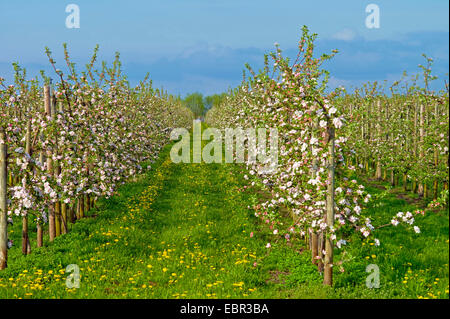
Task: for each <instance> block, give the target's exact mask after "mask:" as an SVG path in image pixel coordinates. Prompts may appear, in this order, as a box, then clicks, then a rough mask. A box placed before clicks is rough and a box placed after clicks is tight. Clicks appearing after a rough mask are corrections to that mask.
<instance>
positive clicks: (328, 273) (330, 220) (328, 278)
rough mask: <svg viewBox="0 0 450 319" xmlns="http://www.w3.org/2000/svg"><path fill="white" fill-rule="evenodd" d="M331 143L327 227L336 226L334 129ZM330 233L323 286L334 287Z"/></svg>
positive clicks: (329, 149)
mask: <svg viewBox="0 0 450 319" xmlns="http://www.w3.org/2000/svg"><path fill="white" fill-rule="evenodd" d="M329 136H330V138H329V142H328V152H329V155H328V156H329V159H328V161H329V162H328V188H327V225H328V227H333V226H334V165H335V159H334V156H335V154H334V139H335V136H334V128H329ZM330 236H331V234H330V232H327V234H326V238H325V267H324V276H323V284H324V285H328V286H332V285H333V241H332V240H331V238H330Z"/></svg>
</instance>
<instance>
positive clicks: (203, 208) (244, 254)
mask: <svg viewBox="0 0 450 319" xmlns="http://www.w3.org/2000/svg"><path fill="white" fill-rule="evenodd" d="M168 151H169V149H168V148H166V149H165V150H164V151H163V152H162V154H161V160H160V163H156V164H155V167H156V169H155V170H152V171H150V173H149V174H148V175H145V176H143V177H141V178H140V179H139V180H138V181H137V182H134V183H130V184H127V185H125V186H124V187H122V188H121V189H120V191H119V194H118V195H117V196H114V197H113V198H110V199H108V200H102V201H101V202H100V203H99V210H100V211H101V212H100V213H97V212H95V211H94V212H92V213H91V214H95V215H96V217H95V218H87V219H84V220H81V221H79V222H77V223H76V224H75V225H74V226H73V229H72V231H71V232H70V233H69V234H68V235H66V236H61V237H58V238H57V239H56V240H55V242H54V243H52V244H51V245H49V247H47V248H45V249H35V250H34V251H33V253H32V254H31V255H29V256H26V257H24V256H21V255H20V254H19V252H18V251H15V250H12V253H11V254H10V261H11V262H10V267H8V269H7V270H6V271H4V272H2V273H0V297H3V298H5V297H6V298H26V297H45V298H52V297H57V298H58V297H59V298H61V297H68V298H86V297H88V298H124V297H125V298H134V297H136V298H179V297H180V298H215V297H218V298H242V297H250V296H251V295H252V294H254V293H256V292H257V291H258V286H259V285H261V284H263V283H264V279H262V280H261V276H260V274H259V270H258V266H257V263H258V259H259V257H258V256H260V255H261V254H262V253H265V250H264V243H262V242H261V241H255V240H252V239H251V238H250V236H249V234H250V231H251V222H250V221H249V217H250V212H249V210H248V209H247V206H246V200H245V199H243V198H242V196H244V195H242V194H241V193H240V192H239V191H238V190H237V188H238V182H237V180H236V179H235V177H234V176H233V174H230V170H229V167H228V168H227V167H225V166H222V165H215V164H213V165H209V164H208V165H207V164H174V163H172V162H171V160H170V158H169V156H168V155H169V154H168ZM17 240H19V239H18V238H17ZM69 264H76V265H78V266H79V267H80V274H81V284H80V288H79V289H76V288H73V289H67V288H66V287H65V280H66V277H67V274H65V267H66V266H67V265H69ZM255 266H256V267H255ZM3 288H7V289H3Z"/></svg>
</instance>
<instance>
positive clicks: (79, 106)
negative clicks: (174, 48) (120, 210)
mask: <svg viewBox="0 0 450 319" xmlns="http://www.w3.org/2000/svg"><path fill="white" fill-rule="evenodd" d="M97 50H98V48H96V49H95V51H94V54H93V57H92V59H91V61H90V63H89V64H88V65H86V69H85V70H84V71H83V72H81V73H77V71H76V69H75V65H74V63H72V62H71V61H70V58H69V55H68V52H67V49H66V46H64V52H65V62H66V66H67V67H66V69H67V72H66V73H64V72H63V71H62V70H60V69H58V68H57V67H56V64H55V61H54V60H53V58H52V56H51V52H50V51H49V50H48V49H47V52H46V53H47V55H48V58H49V61H50V63H51V65H52V66H53V69H54V72H55V74H56V76H57V78H58V81H57V82H56V83H52V81H51V80H50V78H48V77H47V76H46V75H45V74H44V73H42V78H43V79H41V81H39V79H38V78H36V79H27V78H26V71H25V70H24V69H22V68H20V67H19V66H18V65H17V64H14V68H15V83H14V84H13V85H9V86H6V85H5V84H4V79H2V78H0V269H4V268H6V266H7V250H8V248H10V247H11V245H12V244H13V243H12V241H11V240H10V239H8V231H7V227H8V224H12V223H13V222H21V223H22V252H23V254H29V253H30V252H31V245H30V240H29V227H36V234H37V239H36V242H37V246H38V247H40V246H42V245H43V236H44V233H47V232H48V236H49V240H50V241H52V240H54V238H55V237H57V236H59V235H61V234H65V233H67V232H68V231H69V229H70V227H69V225H70V223H73V222H75V221H76V220H77V219H80V218H83V217H84V216H85V214H86V211H87V210H89V209H90V208H92V207H93V205H95V201H96V199H98V198H99V197H109V196H111V195H113V194H114V193H115V191H116V190H117V187H118V186H119V185H121V184H122V183H124V182H125V181H127V180H128V179H130V178H132V177H133V176H135V175H136V174H137V173H139V172H141V171H142V170H143V167H142V166H141V165H143V163H146V164H149V163H151V162H152V161H154V160H155V159H156V158H157V156H158V153H159V151H160V150H161V148H162V147H163V146H164V144H166V143H167V142H168V141H169V137H170V131H171V129H172V128H174V127H186V128H189V127H191V126H192V120H193V114H192V112H191V111H190V110H188V109H187V108H186V107H184V106H182V105H181V104H180V103H179V102H176V101H175V99H173V98H172V97H170V96H167V95H166V94H162V93H161V92H159V90H154V89H153V88H152V86H151V82H150V81H148V79H147V78H146V79H145V80H144V81H142V82H140V84H139V85H138V86H136V87H134V88H131V87H130V86H129V84H128V82H127V80H126V77H125V76H124V75H123V73H122V70H121V69H122V67H121V62H120V60H119V55H118V54H117V55H116V59H115V61H114V63H113V64H112V66H111V67H108V66H107V65H106V64H105V63H103V64H102V66H101V68H99V69H97V68H96V64H95V63H96V59H97ZM42 82H43V83H44V85H43V86H41V85H40V83H42Z"/></svg>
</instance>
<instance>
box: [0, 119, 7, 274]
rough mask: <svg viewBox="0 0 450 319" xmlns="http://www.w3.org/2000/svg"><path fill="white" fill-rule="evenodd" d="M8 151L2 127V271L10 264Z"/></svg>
mask: <svg viewBox="0 0 450 319" xmlns="http://www.w3.org/2000/svg"><path fill="white" fill-rule="evenodd" d="M7 151H8V149H7V146H6V134H5V130H4V128H3V127H0V270H2V269H5V268H6V266H7V262H8V217H7V216H8V206H7V193H8V192H7V189H6V188H7V180H8V171H7Z"/></svg>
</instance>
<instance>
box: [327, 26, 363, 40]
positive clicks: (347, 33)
mask: <svg viewBox="0 0 450 319" xmlns="http://www.w3.org/2000/svg"><path fill="white" fill-rule="evenodd" d="M356 35H357V34H356V32H355V31H353V30H352V29H343V30H341V31H339V32H336V33H335V34H333V35H332V38H333V39H336V40H343V41H352V40H354V39H355V38H356Z"/></svg>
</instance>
